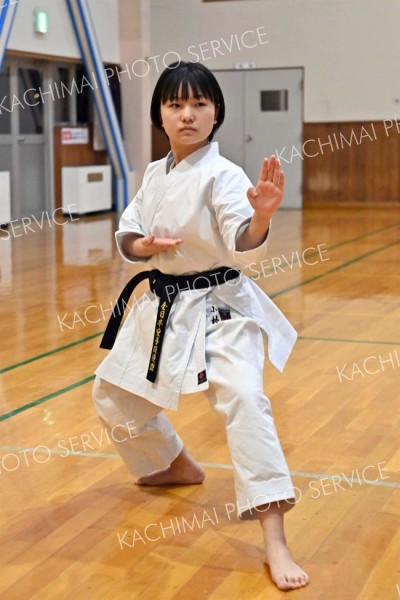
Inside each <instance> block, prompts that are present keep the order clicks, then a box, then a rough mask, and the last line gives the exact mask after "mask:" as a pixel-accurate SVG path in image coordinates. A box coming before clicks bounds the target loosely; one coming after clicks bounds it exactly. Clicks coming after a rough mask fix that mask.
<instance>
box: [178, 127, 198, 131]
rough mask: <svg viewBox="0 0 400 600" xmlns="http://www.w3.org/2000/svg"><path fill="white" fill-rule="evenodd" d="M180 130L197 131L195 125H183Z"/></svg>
mask: <svg viewBox="0 0 400 600" xmlns="http://www.w3.org/2000/svg"><path fill="white" fill-rule="evenodd" d="M179 131H196V130H195V128H194V127H182V129H180V130H179Z"/></svg>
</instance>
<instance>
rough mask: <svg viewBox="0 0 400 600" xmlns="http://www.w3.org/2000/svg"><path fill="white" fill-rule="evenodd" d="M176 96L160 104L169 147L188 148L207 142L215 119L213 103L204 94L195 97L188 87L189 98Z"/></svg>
mask: <svg viewBox="0 0 400 600" xmlns="http://www.w3.org/2000/svg"><path fill="white" fill-rule="evenodd" d="M181 92H182V88H179V92H178V98H175V99H172V100H167V102H166V103H165V104H161V120H162V124H163V128H164V130H165V133H166V134H167V135H168V137H169V141H170V143H171V147H174V146H175V147H177V148H186V149H188V148H190V147H196V146H198V147H199V146H200V145H204V144H206V143H207V141H208V140H207V138H208V136H209V135H210V133H211V131H212V128H213V126H214V124H215V123H216V122H217V120H216V118H215V117H216V109H215V105H214V103H213V102H211V100H208V99H207V98H205V97H204V96H201V97H200V98H195V97H194V96H193V92H192V89H191V88H190V87H189V98H188V99H187V100H183V98H182V97H181Z"/></svg>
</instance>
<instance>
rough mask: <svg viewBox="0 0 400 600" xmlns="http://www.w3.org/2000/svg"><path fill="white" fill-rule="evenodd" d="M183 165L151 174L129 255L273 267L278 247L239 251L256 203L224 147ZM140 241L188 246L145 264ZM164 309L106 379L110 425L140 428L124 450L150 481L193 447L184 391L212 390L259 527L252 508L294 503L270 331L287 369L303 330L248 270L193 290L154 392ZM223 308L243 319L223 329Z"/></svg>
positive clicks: (146, 298) (165, 263) (122, 351)
mask: <svg viewBox="0 0 400 600" xmlns="http://www.w3.org/2000/svg"><path fill="white" fill-rule="evenodd" d="M171 159H172V153H171V152H170V153H169V154H168V156H167V157H165V158H163V159H161V160H158V161H155V162H152V163H150V164H149V165H148V167H147V169H146V172H145V174H144V178H143V183H142V186H141V188H140V189H139V191H138V193H137V194H136V196H135V198H134V199H133V200H132V202H131V203H130V204H129V206H128V207H127V208H126V209H125V211H124V213H123V214H122V216H121V220H120V227H119V230H118V231H117V232H116V242H117V246H118V249H119V251H120V253H121V255H122V256H123V258H124V259H125V260H127V261H129V262H132V263H137V262H143V263H146V264H145V265H143V266H144V267H145V268H146V269H147V268H148V269H153V268H156V269H159V270H160V271H162V272H163V273H170V274H173V275H184V274H193V273H197V272H199V271H205V270H209V269H213V268H216V267H221V266H227V267H232V268H239V269H240V268H245V267H246V266H248V265H249V264H251V263H256V264H257V263H258V262H259V261H261V260H263V259H264V258H266V254H267V238H266V239H265V240H264V242H263V243H262V244H261V245H260V246H258V247H257V248H254V249H251V250H246V251H243V252H239V251H237V250H236V249H235V243H236V239H237V238H238V237H239V235H240V234H241V232H242V231H243V229H244V228H245V227H246V226H247V224H248V222H249V221H250V218H251V216H252V214H253V208H252V207H251V205H250V203H249V201H248V199H247V197H246V191H247V189H248V188H249V187H251V186H252V183H251V182H250V180H249V179H248V177H247V176H246V174H245V173H244V171H243V170H242V169H241V168H240V167H239V166H237V165H235V164H234V163H232V162H230V161H229V160H227V159H225V158H224V157H222V156H220V154H219V151H218V142H212V143H210V144H207V145H206V146H204V147H202V148H200V149H199V150H197V151H196V152H193V153H192V154H190V155H189V156H187V157H186V158H185V159H184V160H182V161H181V162H179V163H178V165H176V166H175V168H174V169H172V170H169V171H168V165H169V164H170V162H171ZM132 232H133V233H140V234H142V235H155V236H156V237H173V238H182V239H183V240H184V241H183V243H182V244H181V245H180V246H178V247H177V248H176V249H175V250H171V251H167V252H160V253H158V254H156V255H154V256H152V257H150V258H143V259H140V258H134V257H130V256H127V255H126V254H125V253H124V251H123V249H122V244H121V241H122V237H123V236H124V235H125V234H126V233H132ZM267 237H268V236H267ZM158 303H159V298H158V296H157V295H155V294H154V293H153V292H151V291H148V292H146V293H145V294H144V295H143V296H142V297H141V298H139V299H136V301H135V302H134V305H133V308H131V309H127V311H128V315H127V317H126V319H125V322H124V324H123V325H122V327H121V329H120V332H119V334H118V336H117V339H116V341H115V343H114V346H113V348H112V350H111V351H110V352H109V353H108V355H107V356H106V358H105V359H104V360H103V362H102V363H101V364H100V365H99V367H98V368H97V369H96V371H95V372H96V375H97V378H96V380H95V384H94V388H93V399H94V402H95V406H96V410H97V411H98V414H99V416H100V417H101V419H102V420H103V422H104V423H105V425H106V426H107V427H109V428H112V427H113V426H115V425H123V423H124V422H129V421H131V420H135V424H136V428H137V431H138V433H139V435H138V437H136V438H133V439H130V438H129V439H128V440H127V441H126V442H124V443H122V442H121V443H118V444H117V449H118V451H119V452H120V454H121V456H122V458H123V459H124V461H125V462H126V464H127V466H128V468H129V469H130V470H131V471H132V473H134V474H135V476H140V475H144V474H148V473H150V472H151V471H154V470H157V469H161V468H165V467H166V466H168V465H169V464H170V463H171V462H172V461H173V460H174V459H175V458H176V456H178V454H179V453H180V451H181V449H182V441H181V440H180V438H179V437H178V436H177V434H176V433H175V431H174V430H173V428H172V425H171V424H170V422H169V420H168V419H167V417H166V416H165V415H164V414H163V413H162V412H161V410H162V408H172V409H177V407H178V402H179V396H180V394H184V393H191V392H195V391H200V390H201V391H205V392H206V394H207V396H208V398H209V400H210V402H211V403H212V405H213V407H214V408H215V410H216V411H217V412H219V413H220V414H221V415H223V416H224V418H225V424H226V429H227V437H228V445H229V448H230V452H231V457H232V464H233V468H234V479H235V489H236V496H237V504H238V515H240V516H241V517H242V518H255V517H256V515H255V514H254V511H253V512H252V513H249V512H246V508H251V507H256V506H259V505H261V504H265V503H267V502H269V501H273V500H283V499H293V498H294V497H295V494H294V489H293V486H292V482H291V478H290V474H289V470H288V467H287V464H286V461H285V458H284V456H283V453H282V449H281V446H280V443H279V439H278V436H277V433H276V429H275V426H274V422H273V417H272V413H271V408H270V402H269V400H268V398H267V397H266V396H265V395H264V394H263V364H264V347H263V333H264V334H266V335H267V338H268V346H267V347H268V356H269V359H270V361H271V363H272V364H273V365H274V366H275V367H276V368H277V369H279V370H280V371H282V370H283V368H284V365H285V363H286V360H287V358H288V356H289V354H290V352H291V350H292V347H293V345H294V343H295V341H296V337H297V336H296V332H295V330H294V329H293V327H292V326H291V325H290V323H289V322H288V321H287V319H286V318H285V317H284V316H283V314H282V313H281V312H280V310H279V309H278V308H277V307H276V306H275V304H274V303H273V302H272V301H271V300H270V299H269V298H268V296H267V295H266V294H264V292H263V291H262V290H261V289H260V288H259V287H258V286H257V284H256V283H254V282H253V281H252V280H251V279H249V278H248V277H247V276H246V275H244V274H243V273H241V275H240V277H238V278H236V279H234V280H231V281H227V282H226V283H223V284H219V285H216V286H214V287H211V288H210V289H202V290H186V291H185V290H182V291H181V292H180V293H179V294H178V296H177V298H176V299H175V301H174V303H173V305H172V309H171V312H170V315H169V318H168V322H167V329H166V332H165V337H164V341H163V346H162V350H161V358H160V364H159V369H158V374H157V378H156V381H155V383H152V382H150V381H148V380H147V379H146V373H147V369H148V365H149V360H150V355H151V348H152V342H153V335H154V326H155V320H156V315H157V308H158ZM130 304H132V302H131V303H130ZM213 306H214V309H213V308H212V307H213ZM218 308H220V309H225V310H228V311H229V310H230V317H231V318H227V319H220V320H218V321H217V322H214V323H213V322H212V320H211V319H212V316H213V315H212V311H213V310H214V311H215V310H217V309H218ZM225 316H226V315H225ZM214 321H215V319H214ZM204 371H205V374H206V377H205V378H204Z"/></svg>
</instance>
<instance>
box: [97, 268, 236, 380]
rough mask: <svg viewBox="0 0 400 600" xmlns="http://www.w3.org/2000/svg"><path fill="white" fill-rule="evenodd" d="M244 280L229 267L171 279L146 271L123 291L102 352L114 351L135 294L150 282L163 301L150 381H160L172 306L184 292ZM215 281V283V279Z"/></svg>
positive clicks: (107, 331)
mask: <svg viewBox="0 0 400 600" xmlns="http://www.w3.org/2000/svg"><path fill="white" fill-rule="evenodd" d="M239 276H240V271H237V270H236V269H231V268H229V267H219V268H217V269H211V270H210V271H200V272H199V273H194V274H193V275H169V274H168V273H162V272H161V271H159V270H158V269H152V270H151V271H142V272H141V273H138V274H137V275H135V277H132V279H131V280H130V281H128V283H127V284H126V286H125V287H124V289H123V290H122V292H121V294H120V296H119V298H118V300H117V302H116V304H115V306H114V308H113V312H112V315H111V317H110V320H109V321H108V324H107V327H106V330H105V332H104V335H103V338H102V340H101V343H100V348H106V349H107V350H111V348H112V347H113V345H114V342H115V338H116V337H117V334H118V329H119V326H120V324H121V321H122V317H123V315H124V311H125V308H126V305H127V304H128V301H129V298H130V297H131V295H132V292H133V290H134V289H135V287H136V286H137V285H139V283H140V282H141V281H143V280H144V279H149V281H150V289H151V291H152V292H154V293H155V294H157V296H159V298H160V302H159V304H158V310H157V318H156V324H155V329H154V338H153V345H152V350H151V356H150V363H149V367H148V370H147V375H146V379H148V380H149V381H151V382H153V383H154V382H155V380H156V377H157V371H158V365H159V362H160V355H161V348H162V343H163V339H164V334H165V330H166V325H167V321H168V316H169V313H170V311H171V307H172V304H173V302H174V300H175V298H176V296H177V295H178V293H179V291H180V290H188V289H190V290H200V289H205V288H208V287H213V286H215V285H217V284H220V283H221V284H222V283H226V282H227V281H230V280H231V279H235V278H236V277H239ZM211 278H213V280H212V279H211Z"/></svg>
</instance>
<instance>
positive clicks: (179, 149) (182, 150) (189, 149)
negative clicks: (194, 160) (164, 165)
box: [170, 139, 209, 165]
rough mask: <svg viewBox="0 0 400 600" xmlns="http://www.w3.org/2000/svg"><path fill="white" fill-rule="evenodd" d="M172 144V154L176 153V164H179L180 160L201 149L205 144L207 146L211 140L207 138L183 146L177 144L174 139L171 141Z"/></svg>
mask: <svg viewBox="0 0 400 600" xmlns="http://www.w3.org/2000/svg"><path fill="white" fill-rule="evenodd" d="M170 144H171V150H172V154H173V155H174V160H175V165H177V164H178V163H179V162H181V160H183V159H185V158H186V157H187V156H189V154H192V153H193V152H196V150H200V148H203V146H207V144H209V141H208V140H207V139H206V140H203V141H202V142H199V143H198V144H191V145H190V146H187V145H186V146H182V145H180V144H175V143H174V142H172V141H170Z"/></svg>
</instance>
